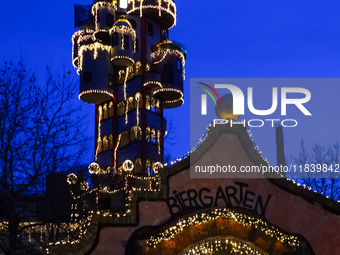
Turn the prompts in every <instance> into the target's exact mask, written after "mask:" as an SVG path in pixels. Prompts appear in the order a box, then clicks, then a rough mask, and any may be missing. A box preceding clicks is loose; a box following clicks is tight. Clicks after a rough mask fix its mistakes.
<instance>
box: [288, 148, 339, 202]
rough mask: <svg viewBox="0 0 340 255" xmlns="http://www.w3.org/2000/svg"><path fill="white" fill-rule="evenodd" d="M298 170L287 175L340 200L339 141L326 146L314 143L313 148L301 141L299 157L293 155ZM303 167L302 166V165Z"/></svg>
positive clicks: (320, 192)
mask: <svg viewBox="0 0 340 255" xmlns="http://www.w3.org/2000/svg"><path fill="white" fill-rule="evenodd" d="M292 159H293V162H294V163H293V164H296V166H297V169H296V172H291V173H290V175H287V177H288V178H295V179H297V181H298V182H299V183H301V184H305V185H306V186H307V187H310V188H311V189H312V190H314V191H316V192H318V193H319V194H322V195H324V196H327V197H329V198H331V199H333V200H335V201H337V200H340V166H339V164H340V145H339V142H338V141H335V143H334V144H333V145H332V146H330V147H328V148H325V147H324V146H322V145H320V144H317V143H316V144H314V145H313V146H312V147H311V149H309V150H308V149H307V148H306V147H305V144H304V141H301V150H300V154H299V156H298V157H293V156H292ZM300 166H301V167H302V168H301V167H300Z"/></svg>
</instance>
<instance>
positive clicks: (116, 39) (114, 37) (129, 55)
mask: <svg viewBox="0 0 340 255" xmlns="http://www.w3.org/2000/svg"><path fill="white" fill-rule="evenodd" d="M110 35H111V46H112V52H111V55H112V56H111V61H112V64H113V65H115V66H131V65H133V64H134V62H135V61H134V60H133V54H134V53H135V51H136V32H135V30H134V29H133V28H132V26H131V23H130V22H129V21H128V20H127V19H125V16H124V15H122V16H121V18H120V19H119V20H117V21H116V22H115V23H114V24H113V26H112V28H111V29H110Z"/></svg>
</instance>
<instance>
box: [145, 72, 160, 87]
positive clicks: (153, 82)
mask: <svg viewBox="0 0 340 255" xmlns="http://www.w3.org/2000/svg"><path fill="white" fill-rule="evenodd" d="M161 79H162V77H161V75H160V73H158V72H156V71H149V72H146V73H145V83H144V84H143V85H144V86H145V87H147V88H150V89H151V90H153V91H156V90H158V89H161V88H163V86H162V83H161Z"/></svg>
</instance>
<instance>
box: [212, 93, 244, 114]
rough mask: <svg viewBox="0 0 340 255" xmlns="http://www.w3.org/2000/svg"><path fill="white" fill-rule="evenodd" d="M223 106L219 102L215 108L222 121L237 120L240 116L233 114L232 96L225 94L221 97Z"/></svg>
mask: <svg viewBox="0 0 340 255" xmlns="http://www.w3.org/2000/svg"><path fill="white" fill-rule="evenodd" d="M221 101H222V105H221V104H220V102H217V105H216V107H215V112H216V115H217V116H218V117H219V118H220V119H226V120H237V119H238V118H239V117H240V115H234V114H233V96H232V95H231V94H225V95H223V96H221Z"/></svg>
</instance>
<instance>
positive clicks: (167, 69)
mask: <svg viewBox="0 0 340 255" xmlns="http://www.w3.org/2000/svg"><path fill="white" fill-rule="evenodd" d="M163 82H164V83H165V84H169V83H170V84H173V83H174V68H173V66H172V65H171V64H166V65H164V67H163Z"/></svg>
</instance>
